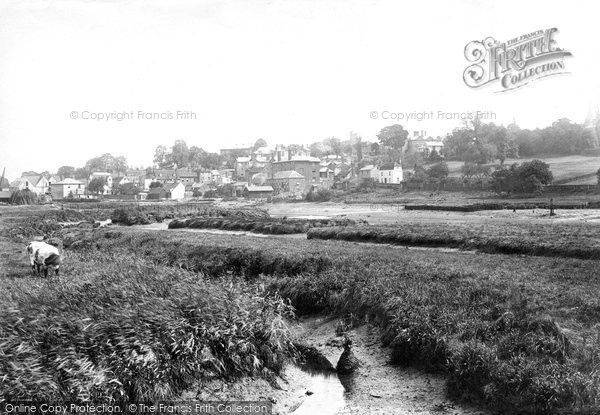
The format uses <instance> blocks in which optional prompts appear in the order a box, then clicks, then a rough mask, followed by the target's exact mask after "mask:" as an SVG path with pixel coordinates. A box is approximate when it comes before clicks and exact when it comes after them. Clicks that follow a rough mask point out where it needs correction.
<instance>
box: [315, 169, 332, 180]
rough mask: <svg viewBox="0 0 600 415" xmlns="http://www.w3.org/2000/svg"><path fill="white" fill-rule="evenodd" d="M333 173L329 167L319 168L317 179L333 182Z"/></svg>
mask: <svg viewBox="0 0 600 415" xmlns="http://www.w3.org/2000/svg"><path fill="white" fill-rule="evenodd" d="M333 176H334V172H333V170H331V169H330V168H329V167H321V168H320V169H319V179H320V180H321V181H323V180H329V179H331V180H333Z"/></svg>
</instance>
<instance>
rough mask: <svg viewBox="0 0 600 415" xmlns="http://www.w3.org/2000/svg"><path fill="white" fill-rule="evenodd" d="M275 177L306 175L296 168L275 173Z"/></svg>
mask: <svg viewBox="0 0 600 415" xmlns="http://www.w3.org/2000/svg"><path fill="white" fill-rule="evenodd" d="M273 178H274V179H304V176H303V175H301V174H300V173H298V172H297V171H295V170H285V171H279V172H277V173H275V175H274V176H273Z"/></svg>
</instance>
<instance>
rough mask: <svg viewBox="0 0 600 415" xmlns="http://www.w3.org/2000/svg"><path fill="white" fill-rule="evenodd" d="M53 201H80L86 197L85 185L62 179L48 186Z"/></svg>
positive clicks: (77, 181) (73, 180) (76, 181)
mask: <svg viewBox="0 0 600 415" xmlns="http://www.w3.org/2000/svg"><path fill="white" fill-rule="evenodd" d="M50 194H51V195H52V199H53V200H62V199H69V198H74V199H82V198H86V197H87V192H86V186H85V183H83V182H81V181H79V180H75V179H64V180H62V181H59V182H56V183H52V184H51V185H50Z"/></svg>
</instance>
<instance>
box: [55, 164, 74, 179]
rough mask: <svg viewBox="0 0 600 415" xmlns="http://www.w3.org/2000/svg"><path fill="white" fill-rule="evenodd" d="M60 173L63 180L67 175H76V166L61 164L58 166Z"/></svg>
mask: <svg viewBox="0 0 600 415" xmlns="http://www.w3.org/2000/svg"><path fill="white" fill-rule="evenodd" d="M58 175H59V176H60V178H61V180H64V179H66V178H67V177H71V178H72V177H75V167H73V166H61V167H59V168H58Z"/></svg>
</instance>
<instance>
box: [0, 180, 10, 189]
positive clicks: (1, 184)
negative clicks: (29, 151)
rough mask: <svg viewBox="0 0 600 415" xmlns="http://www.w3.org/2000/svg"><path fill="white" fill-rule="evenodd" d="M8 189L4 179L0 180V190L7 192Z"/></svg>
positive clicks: (6, 181)
mask: <svg viewBox="0 0 600 415" xmlns="http://www.w3.org/2000/svg"><path fill="white" fill-rule="evenodd" d="M9 188H10V182H9V181H8V179H7V178H6V177H2V178H0V190H8V189H9Z"/></svg>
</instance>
